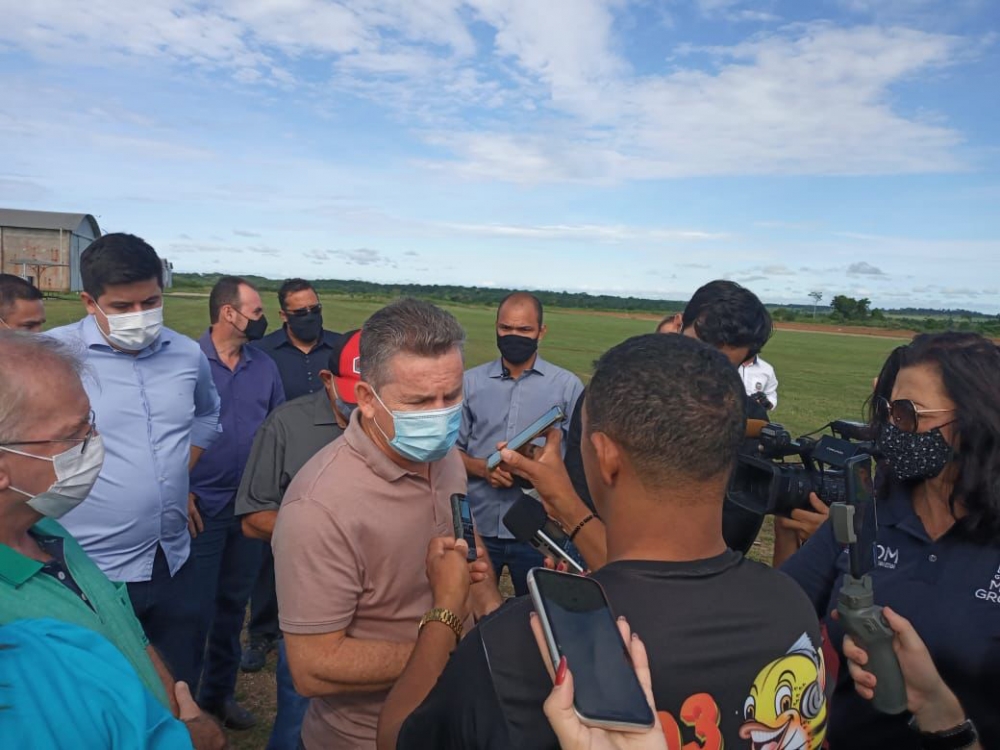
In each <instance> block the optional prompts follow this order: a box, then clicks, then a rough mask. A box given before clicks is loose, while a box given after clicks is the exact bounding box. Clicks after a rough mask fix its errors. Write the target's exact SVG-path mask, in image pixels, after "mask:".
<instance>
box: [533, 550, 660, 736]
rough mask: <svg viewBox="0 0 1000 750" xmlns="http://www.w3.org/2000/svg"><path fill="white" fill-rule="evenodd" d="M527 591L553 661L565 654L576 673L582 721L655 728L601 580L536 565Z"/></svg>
mask: <svg viewBox="0 0 1000 750" xmlns="http://www.w3.org/2000/svg"><path fill="white" fill-rule="evenodd" d="M528 591H529V592H530V593H531V600H532V602H533V603H534V605H535V611H536V612H537V613H538V617H539V619H540V620H541V622H542V628H543V630H544V631H545V640H546V642H547V644H548V647H549V656H551V657H552V663H553V665H556V664H558V663H559V659H560V657H562V656H565V657H566V661H567V662H568V663H569V668H570V669H571V670H572V672H573V685H574V696H573V707H574V709H575V710H576V713H577V715H578V716H579V717H580V721H582V722H584V723H585V724H589V725H592V726H597V727H605V728H608V729H619V730H624V731H630V730H631V731H643V730H646V729H649V728H650V727H652V726H653V723H654V721H655V719H654V717H653V711H652V709H651V708H650V707H649V703H648V702H647V701H646V695H645V693H643V691H642V686H641V685H640V684H639V678H638V677H636V675H635V669H634V668H633V666H632V659H631V657H630V656H629V653H628V650H627V649H626V648H625V642H624V641H623V640H622V636H621V632H620V631H619V630H618V625H617V624H616V623H615V618H614V615H613V614H612V612H611V605H610V604H609V603H608V598H607V596H605V594H604V589H603V588H601V584H599V583H598V582H597V581H595V580H594V579H592V578H586V577H584V576H579V575H573V574H571V573H557V572H556V571H554V570H547V569H545V568H532V569H531V570H530V571H528Z"/></svg>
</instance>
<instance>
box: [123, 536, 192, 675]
mask: <svg viewBox="0 0 1000 750" xmlns="http://www.w3.org/2000/svg"><path fill="white" fill-rule="evenodd" d="M126 585H127V588H128V596H129V599H130V600H131V601H132V609H133V610H135V616H136V617H137V618H139V622H140V623H141V624H142V629H143V630H144V631H145V632H146V637H147V638H148V639H149V643H150V645H151V646H152V647H153V648H154V649H156V651H157V653H159V655H160V658H162V659H163V661H164V663H165V664H166V665H167V669H169V670H170V674H171V675H173V677H174V679H175V680H183V681H184V682H186V683H188V684H189V685H192V686H193V685H196V684H197V682H198V669H199V661H198V660H197V659H195V658H194V649H193V646H194V643H195V641H196V640H197V638H198V633H197V620H198V616H199V612H200V607H201V598H200V595H199V592H200V589H201V586H200V583H199V581H198V571H197V570H196V569H195V563H194V560H193V559H192V558H190V557H189V558H188V559H187V562H185V563H184V564H183V565H182V566H181V567H180V569H178V571H177V573H176V575H174V576H171V575H170V567H169V566H168V565H167V557H166V555H164V554H163V548H162V547H157V549H156V557H155V558H154V560H153V575H152V577H151V578H150V579H149V580H148V581H139V582H137V583H129V584H126Z"/></svg>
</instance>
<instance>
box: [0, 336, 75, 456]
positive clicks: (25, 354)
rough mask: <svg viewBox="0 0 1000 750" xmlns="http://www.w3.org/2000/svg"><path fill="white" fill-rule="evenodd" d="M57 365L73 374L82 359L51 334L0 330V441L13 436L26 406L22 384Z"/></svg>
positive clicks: (25, 393) (11, 438)
mask: <svg viewBox="0 0 1000 750" xmlns="http://www.w3.org/2000/svg"><path fill="white" fill-rule="evenodd" d="M60 367H61V368H63V370H64V371H69V373H71V374H72V375H74V376H76V377H77V378H82V376H83V373H84V370H85V368H84V364H83V360H82V359H81V358H80V357H78V356H77V355H76V354H75V353H74V352H73V350H72V349H71V348H70V347H69V346H67V345H66V344H64V343H62V342H61V341H58V340H57V339H54V338H52V337H51V336H45V335H44V334H32V333H24V332H23V331H0V443H3V442H6V441H8V440H14V439H16V431H17V429H18V428H19V427H20V425H21V420H22V418H23V417H24V414H25V412H26V411H28V408H29V407H30V404H29V403H28V400H29V399H28V397H27V388H26V386H27V385H28V384H29V383H30V382H31V381H32V378H34V377H35V375H36V373H38V372H52V371H53V369H56V368H60Z"/></svg>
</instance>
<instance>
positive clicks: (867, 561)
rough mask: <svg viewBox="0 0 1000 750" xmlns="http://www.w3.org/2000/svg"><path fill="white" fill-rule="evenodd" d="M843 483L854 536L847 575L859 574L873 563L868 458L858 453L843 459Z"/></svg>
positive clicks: (875, 524)
mask: <svg viewBox="0 0 1000 750" xmlns="http://www.w3.org/2000/svg"><path fill="white" fill-rule="evenodd" d="M844 479H845V482H846V485H847V488H846V489H847V503H848V504H849V505H852V506H853V507H854V516H853V523H854V536H855V539H856V540H857V541H856V543H854V544H852V545H851V546H850V558H851V560H850V562H851V575H853V576H854V577H855V578H860V577H861V576H862V575H864V574H865V573H868V572H869V571H870V570H871V569H872V568H873V567H875V556H876V547H875V535H876V531H877V530H878V517H877V516H876V509H875V489H874V485H873V483H872V459H871V456H869V455H868V454H867V453H859V454H858V455H856V456H852V457H851V458H849V459H848V460H847V463H846V465H845V466H844Z"/></svg>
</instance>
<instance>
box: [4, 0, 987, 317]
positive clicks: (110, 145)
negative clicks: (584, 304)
mask: <svg viewBox="0 0 1000 750" xmlns="http://www.w3.org/2000/svg"><path fill="white" fill-rule="evenodd" d="M998 32H1000V4H998V3H997V2H995V0H950V1H949V0H942V1H935V0H813V1H810V2H803V1H802V0H761V1H759V2H745V1H743V0H632V1H631V2H630V1H629V0H342V1H341V2H334V1H333V0H143V2H133V1H132V0H88V2H86V3H83V2H73V1H72V0H27V1H26V0H0V205H3V206H6V207H20V208H39V209H51V210H69V211H87V212H91V213H94V214H95V215H97V216H98V218H99V221H100V224H101V226H102V227H103V228H104V229H105V230H108V231H123V230H124V231H132V232H135V233H137V234H140V235H142V236H144V237H145V238H146V239H148V240H149V241H150V242H152V243H153V244H154V245H155V246H156V247H157V248H158V249H159V250H160V251H161V252H162V254H164V255H166V256H168V257H169V258H171V259H172V260H173V262H174V265H175V266H176V267H177V268H178V269H179V270H189V271H223V270H224V271H227V272H245V273H259V274H263V275H268V276H274V277H283V276H287V275H292V274H299V275H304V276H309V277H314V278H317V277H323V278H361V279H369V280H376V281H400V282H406V281H414V282H428V283H461V284H482V285H491V284H492V285H499V286H516V287H527V288H555V289H570V290H585V291H591V292H595V293H596V292H609V293H612V294H639V295H644V296H655V297H665V298H672V299H678V298H683V297H686V296H687V295H688V294H690V292H691V291H692V290H693V289H694V288H696V287H697V286H698V285H699V284H701V283H702V282H704V281H706V280H708V279H711V278H716V277H723V276H724V277H728V278H733V279H736V280H738V281H741V282H743V283H745V284H747V285H748V286H750V287H751V288H752V289H754V290H755V291H756V292H757V293H758V294H760V295H761V297H762V298H764V299H765V300H766V301H769V302H802V303H807V302H808V301H809V300H808V297H807V294H808V292H809V291H810V290H812V289H819V290H822V291H824V292H825V293H826V295H827V298H829V297H831V296H832V295H834V294H838V293H846V294H852V295H866V296H869V297H870V298H871V299H872V300H873V302H874V303H875V304H876V305H877V306H886V307H900V306H907V305H919V306H923V305H930V306H937V307H967V308H973V309H981V310H984V311H990V312H998V311H1000V169H998V167H1000V128H998V127H997V123H998V122H1000V35H998Z"/></svg>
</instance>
